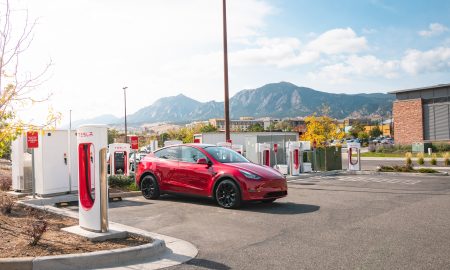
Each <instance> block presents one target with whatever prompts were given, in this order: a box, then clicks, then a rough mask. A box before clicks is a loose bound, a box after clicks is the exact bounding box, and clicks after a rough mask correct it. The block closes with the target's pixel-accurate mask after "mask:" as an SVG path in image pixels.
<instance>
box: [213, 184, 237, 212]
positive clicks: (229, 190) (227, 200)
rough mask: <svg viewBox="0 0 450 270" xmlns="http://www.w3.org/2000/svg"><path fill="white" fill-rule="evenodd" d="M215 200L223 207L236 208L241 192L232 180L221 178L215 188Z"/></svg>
mask: <svg viewBox="0 0 450 270" xmlns="http://www.w3.org/2000/svg"><path fill="white" fill-rule="evenodd" d="M216 201H217V203H218V204H219V205H220V206H221V207H223V208H238V207H239V206H240V205H241V193H240V191H239V188H238V186H237V185H236V183H235V182H233V181H232V180H223V181H222V182H220V183H219V185H218V186H217V188H216Z"/></svg>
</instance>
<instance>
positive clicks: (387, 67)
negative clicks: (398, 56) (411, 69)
mask: <svg viewBox="0 0 450 270" xmlns="http://www.w3.org/2000/svg"><path fill="white" fill-rule="evenodd" d="M398 69H399V62H398V61H383V60H380V59H378V58H377V57H375V56H373V55H365V56H357V55H351V56H349V57H348V58H347V59H346V60H345V61H344V62H342V63H336V64H332V65H327V66H325V67H323V68H321V70H320V71H319V72H318V73H314V72H310V73H309V74H308V75H309V76H310V78H312V79H326V80H329V82H330V83H332V84H338V83H347V82H350V81H351V80H352V78H354V77H356V76H358V77H384V78H388V79H391V78H395V77H397V76H398Z"/></svg>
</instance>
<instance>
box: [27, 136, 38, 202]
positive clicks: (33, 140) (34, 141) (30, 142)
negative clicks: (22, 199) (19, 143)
mask: <svg viewBox="0 0 450 270" xmlns="http://www.w3.org/2000/svg"><path fill="white" fill-rule="evenodd" d="M27 147H28V148H30V149H31V188H32V193H33V198H36V181H35V179H34V178H35V177H34V148H38V147H39V133H38V132H37V131H27Z"/></svg>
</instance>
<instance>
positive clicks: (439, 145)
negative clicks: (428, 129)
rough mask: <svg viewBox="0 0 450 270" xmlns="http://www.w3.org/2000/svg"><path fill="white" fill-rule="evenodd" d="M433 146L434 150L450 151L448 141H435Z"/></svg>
mask: <svg viewBox="0 0 450 270" xmlns="http://www.w3.org/2000/svg"><path fill="white" fill-rule="evenodd" d="M431 148H432V149H433V152H447V151H450V144H449V143H446V142H440V143H433V144H432V145H431Z"/></svg>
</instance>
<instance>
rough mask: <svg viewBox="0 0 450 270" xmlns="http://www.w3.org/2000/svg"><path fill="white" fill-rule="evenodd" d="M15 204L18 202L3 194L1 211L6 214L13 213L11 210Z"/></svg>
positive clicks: (0, 205) (0, 202) (0, 204)
mask: <svg viewBox="0 0 450 270" xmlns="http://www.w3.org/2000/svg"><path fill="white" fill-rule="evenodd" d="M15 204H16V203H15V202H14V200H13V199H11V198H10V197H9V196H1V201H0V211H1V212H2V213H3V214H4V215H9V214H11V211H12V209H13V207H14V205H15Z"/></svg>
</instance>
